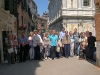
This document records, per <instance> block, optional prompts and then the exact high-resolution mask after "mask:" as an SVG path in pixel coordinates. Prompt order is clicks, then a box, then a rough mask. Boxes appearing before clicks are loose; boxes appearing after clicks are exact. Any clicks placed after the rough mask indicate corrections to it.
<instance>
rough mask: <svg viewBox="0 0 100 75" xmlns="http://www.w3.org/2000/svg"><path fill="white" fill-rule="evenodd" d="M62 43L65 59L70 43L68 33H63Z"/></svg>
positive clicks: (68, 52) (67, 55)
mask: <svg viewBox="0 0 100 75" xmlns="http://www.w3.org/2000/svg"><path fill="white" fill-rule="evenodd" d="M62 43H63V45H64V51H65V58H68V57H69V56H70V43H71V41H70V36H69V35H68V31H66V32H65V36H64V37H63V39H62Z"/></svg>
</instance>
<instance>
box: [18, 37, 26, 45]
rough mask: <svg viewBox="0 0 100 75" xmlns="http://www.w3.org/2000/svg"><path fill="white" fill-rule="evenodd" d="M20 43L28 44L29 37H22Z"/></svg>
mask: <svg viewBox="0 0 100 75" xmlns="http://www.w3.org/2000/svg"><path fill="white" fill-rule="evenodd" d="M18 41H19V42H21V43H22V44H24V43H26V42H27V41H28V39H27V37H20V38H19V40H18Z"/></svg>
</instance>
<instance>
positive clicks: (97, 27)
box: [95, 0, 100, 67]
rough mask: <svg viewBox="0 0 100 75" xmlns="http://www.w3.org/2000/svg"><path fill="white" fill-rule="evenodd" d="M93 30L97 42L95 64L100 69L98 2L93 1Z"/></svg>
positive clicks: (98, 0) (99, 10)
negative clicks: (94, 30)
mask: <svg viewBox="0 0 100 75" xmlns="http://www.w3.org/2000/svg"><path fill="white" fill-rule="evenodd" d="M95 7H96V13H95V29H96V41H97V52H96V53H97V55H96V64H97V66H98V67H100V0H95Z"/></svg>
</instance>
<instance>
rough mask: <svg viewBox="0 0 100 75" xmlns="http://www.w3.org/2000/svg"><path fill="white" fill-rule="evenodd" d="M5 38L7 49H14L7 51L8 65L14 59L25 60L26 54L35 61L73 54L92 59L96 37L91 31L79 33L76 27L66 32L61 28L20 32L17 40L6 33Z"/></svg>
mask: <svg viewBox="0 0 100 75" xmlns="http://www.w3.org/2000/svg"><path fill="white" fill-rule="evenodd" d="M7 38H8V39H7V41H6V44H7V49H10V48H13V50H14V51H13V52H11V53H9V52H8V64H9V65H11V64H14V63H15V62H16V61H19V62H25V61H26V59H27V58H28V56H29V59H30V60H37V61H40V60H44V59H45V60H47V59H49V60H54V59H55V58H62V57H65V58H69V57H73V56H78V57H79V60H82V59H91V60H93V54H94V52H95V41H96V38H95V37H94V36H92V33H91V32H88V33H86V32H81V33H79V32H78V31H77V29H76V28H75V29H74V32H73V31H70V32H68V31H67V30H65V28H62V31H60V32H57V31H55V30H50V31H48V32H45V33H42V31H41V29H38V30H34V31H33V32H30V34H29V37H26V36H25V33H24V32H22V33H21V37H19V38H18V40H17V39H16V36H15V35H13V34H8V37H7ZM18 48H19V49H18ZM14 58H15V59H14Z"/></svg>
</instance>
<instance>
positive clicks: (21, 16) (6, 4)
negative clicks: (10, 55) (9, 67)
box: [0, 0, 37, 62]
mask: <svg viewBox="0 0 100 75" xmlns="http://www.w3.org/2000/svg"><path fill="white" fill-rule="evenodd" d="M36 13H37V5H36V4H35V3H34V1H33V0H0V60H1V62H3V61H5V60H6V59H7V52H6V51H7V49H6V47H5V46H6V44H5V38H7V34H8V33H14V34H15V35H16V36H17V37H19V36H20V34H21V32H23V31H24V32H25V34H26V36H28V35H29V32H30V31H33V30H34V27H33V26H34V21H33V18H34V17H33V15H34V14H36Z"/></svg>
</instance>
